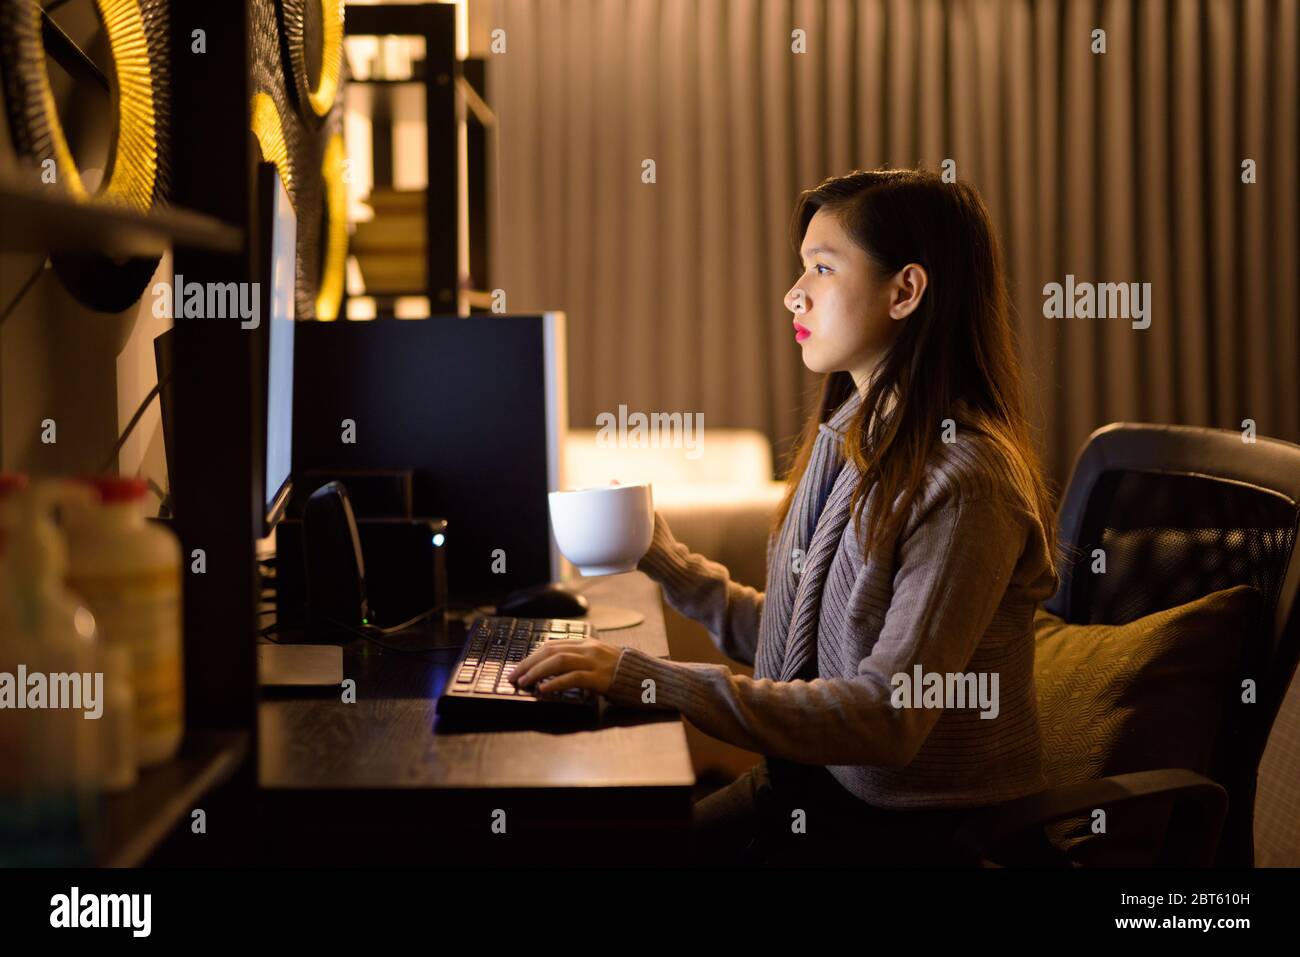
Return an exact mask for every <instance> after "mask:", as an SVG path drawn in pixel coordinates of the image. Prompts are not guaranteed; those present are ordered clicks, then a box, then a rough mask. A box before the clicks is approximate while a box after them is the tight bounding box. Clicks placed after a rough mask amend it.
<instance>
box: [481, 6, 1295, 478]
mask: <svg viewBox="0 0 1300 957" xmlns="http://www.w3.org/2000/svg"><path fill="white" fill-rule="evenodd" d="M493 2H494V7H493V12H492V26H493V27H494V28H501V29H503V30H505V38H506V44H507V46H506V52H505V53H499V54H494V55H491V56H489V74H488V86H489V96H490V99H491V101H492V105H493V107H494V108H495V109H496V111H497V114H498V122H499V127H498V140H497V149H496V151H495V162H494V167H495V168H494V169H493V170H492V171H491V173H490V175H491V180H492V181H491V184H490V194H491V202H492V210H491V216H492V222H493V235H492V241H493V269H494V275H493V277H492V282H491V284H492V285H493V286H494V287H499V288H502V289H504V290H505V291H506V294H507V305H508V308H509V309H510V311H522V310H531V309H545V308H560V309H565V310H566V311H567V312H568V315H569V372H570V409H571V422H572V424H573V425H574V426H577V427H594V426H595V417H596V415H597V414H598V413H600V412H604V411H616V410H617V408H618V406H619V405H620V404H624V405H626V406H627V407H628V409H629V410H631V411H635V410H643V411H667V412H672V411H683V412H685V411H691V412H696V411H700V412H703V413H704V415H705V425H706V428H707V427H708V426H740V427H752V428H758V429H762V430H763V431H765V432H766V433H767V434H768V435H769V436H770V437H771V438H772V439H773V441H774V443H775V445H776V448H777V449H778V451H783V450H784V449H786V448H787V447H788V442H789V440H790V439H791V437H792V436H793V435H794V433H795V432H796V431H797V429H798V426H799V422H800V421H801V417H802V415H803V412H804V410H805V409H806V408H807V407H808V402H809V398H810V389H811V387H812V384H813V379H812V377H811V376H810V375H809V374H808V373H806V372H805V371H804V369H803V366H802V363H801V362H800V360H799V353H798V351H797V348H796V346H795V345H794V343H793V340H792V336H791V329H790V323H789V318H790V317H789V314H788V313H787V312H786V311H785V309H784V307H783V306H782V298H783V296H784V294H785V292H786V290H787V289H788V288H789V286H790V285H791V283H792V282H793V281H794V279H795V277H796V275H797V272H798V267H797V263H796V258H795V256H794V254H793V252H792V251H791V249H790V246H789V243H788V238H787V236H788V225H789V220H790V216H791V213H792V211H793V208H794V203H795V200H796V197H797V196H798V193H799V191H800V190H801V189H804V188H806V187H809V186H813V185H815V184H816V183H817V182H818V181H819V180H821V179H822V178H824V177H826V176H829V175H835V174H840V173H844V172H847V171H849V170H851V169H854V168H871V167H877V166H916V165H921V166H926V167H929V168H938V167H939V165H940V164H941V163H942V162H943V161H944V160H945V159H952V160H954V161H955V162H956V164H957V174H958V176H959V177H961V178H963V179H967V180H970V181H971V182H973V183H974V184H975V185H976V186H978V188H979V189H980V190H981V192H982V193H983V195H984V197H985V200H986V202H987V203H988V205H989V208H990V210H991V211H992V214H993V217H994V220H995V223H996V225H997V227H998V230H999V234H1000V238H1001V242H1002V246H1003V251H1004V258H1005V261H1006V265H1007V270H1008V277H1009V281H1010V284H1011V290H1012V298H1013V301H1014V306H1015V312H1016V315H1015V322H1016V325H1017V329H1018V332H1019V335H1020V339H1021V344H1022V349H1023V355H1024V359H1025V363H1026V366H1027V372H1028V375H1029V379H1030V389H1031V396H1030V399H1031V412H1032V414H1033V415H1034V418H1035V423H1036V425H1037V426H1038V427H1039V429H1040V431H1041V441H1042V445H1043V451H1044V452H1045V454H1046V457H1047V461H1048V464H1049V467H1050V469H1051V471H1052V473H1053V476H1054V478H1055V479H1056V480H1057V481H1058V482H1060V483H1063V482H1064V481H1065V479H1066V478H1067V476H1068V473H1069V468H1070V465H1071V463H1072V461H1073V457H1074V455H1075V453H1076V451H1077V450H1078V448H1079V447H1080V445H1081V444H1082V442H1083V441H1084V440H1085V439H1086V437H1087V435H1088V433H1089V432H1090V431H1091V430H1092V429H1094V428H1096V427H1098V426H1100V425H1103V424H1105V423H1107V422H1111V421H1118V420H1130V421H1133V420H1136V421H1150V422H1173V423H1184V424H1192V425H1212V426H1219V427H1225V428H1240V427H1241V422H1242V420H1243V419H1246V418H1250V419H1253V420H1255V422H1256V423H1257V428H1258V431H1259V434H1261V435H1271V436H1276V437H1280V438H1284V439H1288V440H1290V441H1297V440H1300V385H1298V384H1297V383H1300V336H1298V334H1297V333H1298V330H1300V289H1298V284H1297V275H1300V223H1298V220H1297V187H1296V174H1297V170H1298V169H1300V156H1298V155H1297V110H1298V109H1300V100H1298V96H1297V89H1298V87H1300V77H1298V75H1297V61H1298V60H1300V48H1298V47H1300V41H1298V39H1297V38H1298V36H1300V17H1298V15H1297V7H1298V5H1300V4H1298V0H1244V2H1233V0H1151V2H1141V3H1137V2H1134V3H1128V2H1105V0H1103V2H1094V0H1087V2H1082V0H1074V2H1030V0H920V2H903V0H861V2H849V0H808V2H799V0H795V2H790V0H767V2H763V0H699V2H696V0H493ZM1097 28H1101V29H1104V30H1105V32H1106V52H1105V53H1104V54H1095V53H1093V52H1092V45H1093V36H1092V31H1093V30H1094V29H1097ZM795 29H801V30H803V31H804V32H805V35H806V38H807V52H806V53H803V54H796V53H792V52H791V32H792V31H793V30H795ZM646 159H651V160H654V162H655V173H656V180H657V181H656V182H655V183H654V184H652V185H648V184H645V183H643V182H642V169H643V167H642V163H643V161H644V160H646ZM1246 159H1251V160H1254V162H1255V164H1256V168H1257V182H1256V183H1254V184H1250V185H1247V184H1244V183H1242V181H1241V179H1242V177H1241V174H1242V163H1243V161H1244V160H1246ZM1067 274H1073V275H1074V276H1075V278H1076V281H1080V282H1083V281H1089V282H1150V283H1151V284H1152V308H1151V323H1150V327H1149V328H1147V329H1144V330H1138V329H1133V328H1132V327H1131V325H1130V323H1128V322H1126V321H1123V320H1114V319H1112V320H1100V319H1077V318H1076V319H1048V318H1045V317H1044V315H1043V301H1044V297H1043V286H1044V284H1045V283H1049V282H1061V283H1064V282H1065V277H1066V275H1067Z"/></svg>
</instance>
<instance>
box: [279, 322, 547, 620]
mask: <svg viewBox="0 0 1300 957" xmlns="http://www.w3.org/2000/svg"><path fill="white" fill-rule="evenodd" d="M564 318H565V317H564V313H562V312H546V313H533V314H528V315H495V314H489V313H482V314H475V315H473V316H470V317H468V318H462V317H457V316H433V317H430V318H427V319H374V320H369V321H365V322H302V323H299V324H298V330H297V332H298V366H297V370H296V371H297V402H298V404H297V417H296V419H295V432H294V468H295V470H296V471H297V473H298V474H300V475H303V474H306V473H307V472H308V471H321V472H329V471H330V470H358V469H392V470H414V474H415V489H414V507H415V511H416V514H417V515H421V516H427V517H435V518H444V519H446V520H447V537H446V540H447V577H448V586H449V589H450V592H451V595H452V597H453V598H455V599H458V600H462V601H464V600H469V601H475V600H481V601H496V600H498V599H499V598H501V597H502V596H503V595H505V594H506V593H507V592H510V591H512V590H514V589H517V588H524V587H527V586H530V585H536V584H540V583H542V582H545V581H559V580H562V579H563V578H566V577H568V570H569V566H568V564H567V563H566V562H565V560H564V559H563V557H562V556H561V555H560V552H559V550H558V548H557V547H556V545H555V542H554V539H553V537H552V535H551V533H550V516H549V512H548V502H547V493H548V492H550V491H554V490H556V489H558V488H560V487H561V482H562V481H563V475H562V455H563V450H564V438H565V433H566V431H567V428H568V409H567V402H566V397H567V392H566V390H567V386H566V382H565V362H564V354H565V346H564Z"/></svg>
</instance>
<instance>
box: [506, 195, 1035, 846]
mask: <svg viewBox="0 0 1300 957" xmlns="http://www.w3.org/2000/svg"><path fill="white" fill-rule="evenodd" d="M792 239H793V241H794V245H795V247H796V250H798V252H799V255H800V257H801V259H802V262H803V266H804V271H803V274H802V275H801V276H800V277H799V279H798V281H797V282H796V283H795V285H794V287H793V288H791V290H790V291H789V293H788V294H787V295H786V300H785V302H786V306H787V308H789V309H790V310H791V311H792V312H793V313H794V330H795V339H796V341H797V342H798V343H799V347H800V348H801V349H802V350H803V361H804V364H805V365H807V366H808V368H809V369H811V370H813V371H814V372H819V373H825V380H824V384H823V388H822V397H821V401H820V403H819V405H818V408H817V410H816V412H815V414H814V415H813V416H812V417H810V419H809V421H808V423H807V426H806V428H805V429H804V432H803V435H802V438H801V440H800V442H799V443H798V445H797V447H796V449H797V450H796V453H795V455H794V457H793V461H792V465H791V468H790V470H789V474H788V478H787V481H788V487H787V490H786V495H785V499H784V501H783V502H782V504H781V506H780V508H779V510H778V512H777V515H776V521H775V523H774V529H773V532H772V535H771V536H770V538H769V542H768V550H767V586H766V590H765V591H764V592H762V593H759V592H757V591H755V590H754V589H752V588H749V587H746V586H743V585H741V584H739V583H737V582H733V581H732V580H731V579H730V577H729V575H728V573H727V570H726V569H725V568H724V567H722V566H721V565H718V564H716V563H714V562H711V561H709V560H708V559H706V558H704V557H703V556H700V555H697V554H693V553H691V552H690V551H689V550H688V549H687V548H686V546H685V545H683V544H681V543H679V542H677V541H676V540H675V539H674V537H673V535H672V532H671V530H670V529H669V528H668V525H667V523H666V522H665V521H664V519H663V517H662V516H660V515H658V514H656V516H655V531H654V541H653V544H652V545H651V547H650V551H649V552H648V553H647V554H646V556H645V557H644V558H643V559H642V560H641V563H640V568H641V569H642V570H643V571H645V572H646V573H647V574H648V575H650V576H651V577H652V578H654V579H655V580H656V581H658V582H659V583H660V584H661V585H662V587H663V589H664V594H665V597H666V599H667V601H668V602H669V603H670V604H671V605H672V606H673V607H674V608H676V609H677V610H679V611H680V612H682V613H683V614H685V615H688V616H689V617H691V618H694V619H696V620H697V621H700V622H702V623H703V624H704V625H706V626H707V627H708V629H709V631H710V633H711V634H712V635H713V636H714V640H715V642H716V643H717V644H718V646H719V648H721V649H722V651H723V652H725V653H726V654H727V655H729V656H730V657H732V658H734V659H736V660H739V661H742V662H745V663H746V664H752V665H753V666H754V677H753V678H752V679H751V678H748V677H745V676H743V675H738V674H734V673H732V672H731V671H730V670H729V669H727V668H725V667H723V666H721V665H704V664H685V663H678V662H671V661H664V660H661V659H656V658H652V657H650V656H648V655H645V654H643V653H641V652H638V651H634V650H632V649H620V648H617V647H614V646H611V645H608V644H606V643H604V642H602V641H596V640H593V641H587V642H583V643H582V644H577V643H574V644H573V645H566V646H564V647H562V648H561V647H547V648H544V649H543V650H541V651H539V652H537V653H536V654H534V655H532V656H530V657H528V658H526V659H525V660H524V661H523V662H522V663H521V664H520V665H519V667H518V669H517V670H516V672H515V675H516V677H515V681H516V683H517V684H519V685H522V686H526V687H529V686H533V685H534V684H535V683H536V684H537V687H538V688H539V689H540V690H541V691H543V692H549V691H560V690H563V689H565V688H572V687H584V688H592V689H595V690H596V691H599V692H601V693H603V694H605V695H606V696H607V697H609V698H610V699H611V700H612V701H614V702H616V703H619V704H626V705H631V706H644V707H659V708H674V709H678V710H680V711H681V713H682V714H683V715H684V716H685V717H686V718H687V719H688V720H690V721H691V722H692V723H693V724H695V725H696V726H697V727H699V728H700V729H701V730H703V731H705V732H707V733H708V734H711V735H714V736H715V737H718V738H720V739H722V740H724V741H729V742H731V743H733V744H736V745H739V746H741V747H743V748H748V749H750V750H753V751H757V752H759V753H761V754H763V755H764V756H765V757H764V761H763V762H762V763H761V764H760V765H759V766H757V767H756V768H754V769H753V770H752V771H751V772H750V773H748V774H747V775H745V776H743V777H741V778H740V779H738V780H737V781H736V782H734V783H733V784H731V785H729V786H728V787H726V788H723V789H722V790H721V791H720V792H717V793H715V794H712V795H710V796H709V797H708V798H705V799H704V800H703V801H701V802H699V803H698V804H697V805H696V808H695V818H696V825H697V827H696V834H697V838H698V846H699V848H700V849H701V851H702V853H703V854H704V855H705V856H706V857H707V858H708V859H712V860H736V861H739V860H741V859H753V857H754V855H758V856H761V857H762V858H763V859H768V860H820V861H843V862H855V861H856V862H867V863H880V864H903V865H907V864H920V863H936V862H950V861H954V860H957V858H955V857H953V856H952V854H953V852H952V849H951V837H952V834H953V831H954V830H955V829H956V828H957V827H958V826H959V824H960V822H961V819H962V817H963V815H964V814H966V813H969V809H970V808H973V807H978V806H983V805H988V804H993V803H997V802H1001V801H1004V800H1007V799H1010V798H1014V797H1019V796H1021V795H1024V794H1029V793H1032V792H1035V791H1037V790H1041V789H1042V787H1043V784H1044V782H1043V780H1042V772H1041V767H1040V756H1039V732H1038V721H1037V711H1036V705H1035V694H1034V673H1033V662H1034V644H1033V633H1032V627H1033V616H1034V610H1035V607H1036V605H1037V604H1038V603H1039V602H1040V601H1042V600H1044V599H1046V598H1047V597H1049V596H1050V595H1051V594H1052V593H1053V592H1054V591H1055V589H1056V585H1057V573H1056V569H1055V562H1054V559H1053V555H1054V547H1053V543H1054V542H1055V527H1054V526H1055V520H1054V509H1053V507H1052V503H1051V497H1050V494H1049V491H1048V489H1047V486H1046V483H1045V481H1044V478H1043V475H1042V472H1041V469H1040V466H1039V463H1038V459H1037V456H1036V454H1035V452H1034V449H1033V445H1032V443H1031V439H1030V434H1029V428H1028V425H1027V423H1026V419H1025V412H1024V407H1023V398H1022V393H1021V371H1020V366H1019V361H1018V359H1017V354H1016V347H1015V342H1014V337H1013V335H1012V330H1011V326H1010V324H1009V321H1008V315H1007V312H1008V305H1007V296H1006V291H1005V284H1004V279H1003V274H1002V267H1001V262H1000V258H999V253H998V249H997V243H996V241H995V238H994V234H993V228H992V224H991V223H990V220H989V216H988V212H987V210H986V209H985V207H984V204H983V202H982V200H981V199H980V197H979V195H978V194H977V193H976V192H975V190H974V189H973V188H971V187H970V186H968V185H965V184H962V183H945V182H943V181H942V180H941V179H940V178H939V177H938V176H936V175H934V174H931V173H926V172H920V171H914V170H876V171H870V172H861V171H855V172H853V173H850V174H848V175H846V176H840V177H834V178H831V179H828V180H826V181H825V182H823V183H822V184H821V185H819V186H818V187H816V188H815V189H811V190H807V191H805V192H804V193H803V194H802V195H801V197H800V200H799V203H798V207H797V209H796V211H795V216H794V220H793V223H792ZM918 679H919V680H918ZM936 689H937V690H936ZM959 689H963V690H965V692H966V696H965V697H964V698H959V697H957V696H956V692H957V691H958V690H959Z"/></svg>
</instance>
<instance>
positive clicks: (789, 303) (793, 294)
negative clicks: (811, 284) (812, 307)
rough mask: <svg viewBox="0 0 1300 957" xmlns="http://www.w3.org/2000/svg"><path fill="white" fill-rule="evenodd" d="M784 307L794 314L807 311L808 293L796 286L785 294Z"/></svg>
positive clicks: (801, 313)
mask: <svg viewBox="0 0 1300 957" xmlns="http://www.w3.org/2000/svg"><path fill="white" fill-rule="evenodd" d="M785 307H786V308H787V309H789V310H790V311H791V312H793V313H795V314H796V315H803V313H805V312H807V311H808V294H807V293H805V292H804V291H803V290H802V289H800V288H799V287H798V286H796V287H795V288H793V289H791V290H790V291H789V292H787V293H786V294H785Z"/></svg>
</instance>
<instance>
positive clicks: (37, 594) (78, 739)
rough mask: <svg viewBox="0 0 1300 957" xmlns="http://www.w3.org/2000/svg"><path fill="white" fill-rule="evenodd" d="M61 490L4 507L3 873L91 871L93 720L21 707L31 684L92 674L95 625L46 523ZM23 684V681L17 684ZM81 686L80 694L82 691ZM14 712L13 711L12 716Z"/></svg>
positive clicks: (32, 494)
mask: <svg viewBox="0 0 1300 957" xmlns="http://www.w3.org/2000/svg"><path fill="white" fill-rule="evenodd" d="M67 498H68V494H67V490H66V488H65V487H63V486H60V485H57V484H54V483H48V484H47V483H41V484H36V485H33V486H32V488H31V489H30V490H28V491H25V492H22V493H19V494H17V495H16V496H14V497H13V498H12V500H9V501H7V509H6V511H7V514H8V518H9V521H10V527H9V529H8V533H7V535H6V540H5V548H4V554H3V556H2V557H0V673H2V674H3V675H4V678H2V679H0V680H4V681H6V684H7V695H6V697H5V699H4V707H5V710H3V711H0V718H3V721H4V724H5V726H6V733H5V735H4V736H3V738H0V864H5V865H11V866H13V865H17V866H32V865H36V866H44V865H53V866H68V865H77V864H85V863H88V862H89V856H90V851H89V844H90V834H91V833H92V832H93V828H94V824H95V810H96V798H97V797H98V794H97V779H98V774H99V769H98V765H97V762H96V744H97V739H98V733H99V724H98V721H97V720H94V719H89V720H88V719H87V717H86V714H87V711H86V710H85V709H84V708H83V709H80V710H79V709H76V708H54V707H49V705H50V704H51V702H50V701H49V699H48V698H47V699H46V701H45V702H44V704H42V705H41V706H40V707H27V705H28V704H29V703H31V702H29V701H28V695H27V691H28V680H27V678H29V677H30V676H31V675H40V676H43V678H44V680H46V681H47V682H48V681H49V676H51V675H76V676H78V678H85V679H86V680H89V681H91V682H93V679H94V675H95V673H96V672H97V670H98V668H97V666H98V660H97V658H98V656H97V653H96V644H95V641H96V629H95V619H94V616H93V615H91V614H90V612H89V611H88V610H87V609H86V608H85V607H84V606H83V605H82V604H81V603H80V602H78V601H77V600H76V597H75V596H74V595H72V594H71V593H70V592H69V591H68V590H67V589H66V588H65V587H64V571H65V566H66V554H65V549H64V544H63V540H62V537H61V536H60V535H59V532H58V529H57V528H56V527H55V525H54V522H53V519H52V515H53V506H54V504H55V503H56V502H57V501H60V500H64V501H66V500H67ZM20 676H26V677H25V678H24V680H21V681H20V680H19V679H20ZM84 687H85V686H84V683H83V688H84ZM10 708H13V709H14V710H9V709H10Z"/></svg>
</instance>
